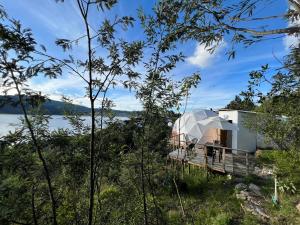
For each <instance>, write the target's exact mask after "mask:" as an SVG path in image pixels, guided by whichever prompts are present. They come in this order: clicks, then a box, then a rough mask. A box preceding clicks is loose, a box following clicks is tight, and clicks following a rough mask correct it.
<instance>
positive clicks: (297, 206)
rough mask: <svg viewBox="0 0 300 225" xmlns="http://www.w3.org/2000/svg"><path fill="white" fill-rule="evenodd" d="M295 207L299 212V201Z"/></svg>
mask: <svg viewBox="0 0 300 225" xmlns="http://www.w3.org/2000/svg"><path fill="white" fill-rule="evenodd" d="M296 208H297V209H298V212H299V213H300V202H298V204H297V205H296Z"/></svg>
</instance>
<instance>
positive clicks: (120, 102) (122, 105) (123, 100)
mask: <svg viewBox="0 0 300 225" xmlns="http://www.w3.org/2000/svg"><path fill="white" fill-rule="evenodd" d="M112 100H113V103H114V104H115V107H113V108H114V109H117V110H126V111H137V110H142V104H141V102H140V101H139V100H138V99H136V97H135V96H134V94H133V93H131V94H130V93H128V94H126V95H121V96H116V97H112Z"/></svg>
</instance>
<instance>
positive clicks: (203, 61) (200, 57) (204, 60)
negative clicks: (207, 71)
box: [187, 41, 226, 68]
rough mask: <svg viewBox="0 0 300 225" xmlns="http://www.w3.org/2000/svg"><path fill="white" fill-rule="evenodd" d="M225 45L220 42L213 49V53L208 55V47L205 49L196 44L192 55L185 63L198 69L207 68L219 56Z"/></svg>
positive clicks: (203, 46)
mask: <svg viewBox="0 0 300 225" xmlns="http://www.w3.org/2000/svg"><path fill="white" fill-rule="evenodd" d="M225 46H226V43H225V42H224V41H223V42H221V43H220V44H219V45H218V46H217V47H216V49H215V51H214V52H213V53H210V52H209V51H208V49H209V48H210V47H207V48H206V47H205V45H204V44H199V43H198V44H197V46H196V49H195V51H194V54H193V55H192V56H190V57H188V58H187V61H188V62H189V63H190V64H192V65H195V66H198V67H202V68H205V67H208V66H210V65H211V64H212V62H213V61H214V59H215V58H216V57H217V56H218V55H219V53H220V52H221V51H222V50H223V49H224V47H225Z"/></svg>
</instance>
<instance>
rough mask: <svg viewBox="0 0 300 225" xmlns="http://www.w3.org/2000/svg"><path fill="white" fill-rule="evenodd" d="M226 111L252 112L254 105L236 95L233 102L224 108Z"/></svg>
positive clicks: (250, 101) (247, 99) (249, 100)
mask: <svg viewBox="0 0 300 225" xmlns="http://www.w3.org/2000/svg"><path fill="white" fill-rule="evenodd" d="M225 108H226V109H233V110H246V111H252V110H254V109H255V104H254V103H253V101H252V100H251V99H249V98H243V99H242V98H241V97H240V96H238V95H236V96H235V98H234V100H232V101H231V102H229V103H228V105H226V107H225Z"/></svg>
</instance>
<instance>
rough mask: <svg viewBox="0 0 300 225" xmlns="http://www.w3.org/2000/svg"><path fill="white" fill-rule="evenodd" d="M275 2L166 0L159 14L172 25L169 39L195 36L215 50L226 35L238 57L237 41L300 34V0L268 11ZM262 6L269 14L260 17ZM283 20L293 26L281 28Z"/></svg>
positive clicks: (266, 0)
mask: <svg viewBox="0 0 300 225" xmlns="http://www.w3.org/2000/svg"><path fill="white" fill-rule="evenodd" d="M274 2H275V1H272V0H264V1H257V0H239V1H235V2H228V1H215V0H213V1H207V0H201V1H185V0H175V1H172V0H164V1H161V2H160V3H159V9H160V10H159V17H160V18H161V19H162V20H163V21H164V23H166V24H167V25H168V27H169V29H168V32H169V39H171V40H173V39H182V40H188V39H193V40H196V41H198V42H199V43H201V44H205V46H206V47H207V48H208V49H209V50H211V51H213V50H214V48H215V47H216V46H217V45H218V44H219V43H220V42H222V41H223V40H224V39H225V38H226V40H227V39H229V40H230V42H231V44H232V48H231V49H230V50H228V52H227V54H228V56H229V58H234V57H235V48H234V45H235V44H239V43H242V44H243V45H245V46H249V45H252V44H254V43H256V42H259V41H265V40H268V39H272V38H281V37H283V36H285V35H295V36H297V35H298V34H299V32H300V27H299V26H298V25H297V24H296V21H297V20H298V19H299V16H300V14H299V13H300V7H299V6H300V2H299V1H298V0H289V1H288V2H289V4H290V8H289V10H288V11H287V12H285V13H283V14H282V15H268V12H267V11H266V10H265V6H267V7H271V6H272V4H273V3H274ZM282 2H283V1H282ZM262 10H263V11H264V12H265V15H266V16H264V17H257V16H256V13H259V12H261V11H262ZM282 21H284V22H290V26H288V27H279V28H278V27H277V26H276V24H278V22H282Z"/></svg>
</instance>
